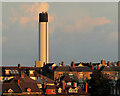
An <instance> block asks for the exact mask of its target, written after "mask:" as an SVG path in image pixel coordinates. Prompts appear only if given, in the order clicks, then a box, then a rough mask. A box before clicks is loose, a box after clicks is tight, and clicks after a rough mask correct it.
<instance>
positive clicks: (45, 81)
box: [37, 75, 55, 84]
mask: <svg viewBox="0 0 120 96" xmlns="http://www.w3.org/2000/svg"><path fill="white" fill-rule="evenodd" d="M37 81H38V82H40V83H43V82H44V84H47V83H49V84H53V83H54V82H55V81H54V80H52V79H50V78H48V77H47V76H44V75H42V79H41V78H40V77H39V78H38V79H37Z"/></svg>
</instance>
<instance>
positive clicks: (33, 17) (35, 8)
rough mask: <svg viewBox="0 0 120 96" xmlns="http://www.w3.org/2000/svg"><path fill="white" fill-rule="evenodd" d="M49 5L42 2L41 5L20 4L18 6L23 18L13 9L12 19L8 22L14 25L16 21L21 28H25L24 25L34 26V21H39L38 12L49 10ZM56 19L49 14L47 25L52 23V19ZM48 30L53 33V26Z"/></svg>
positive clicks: (54, 15)
mask: <svg viewBox="0 0 120 96" xmlns="http://www.w3.org/2000/svg"><path fill="white" fill-rule="evenodd" d="M49 7H50V6H49V4H48V3H45V2H42V3H33V4H22V5H20V10H21V11H22V12H23V14H24V16H23V15H22V16H21V15H20V13H18V14H19V15H18V14H17V12H16V11H15V9H13V8H11V12H12V15H13V16H12V17H10V20H11V21H12V22H13V23H14V22H16V21H18V23H19V24H20V25H22V26H25V25H26V24H28V23H29V24H31V25H32V26H34V25H35V24H36V21H38V19H39V17H38V16H39V15H38V14H39V13H40V12H43V11H44V12H46V11H48V10H49ZM55 18H56V14H49V16H48V20H49V23H53V22H54V19H55ZM50 29H51V30H52V31H53V29H54V28H53V26H50Z"/></svg>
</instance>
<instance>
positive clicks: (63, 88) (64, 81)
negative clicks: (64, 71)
mask: <svg viewBox="0 0 120 96" xmlns="http://www.w3.org/2000/svg"><path fill="white" fill-rule="evenodd" d="M62 83H63V89H65V81H63V82H62Z"/></svg>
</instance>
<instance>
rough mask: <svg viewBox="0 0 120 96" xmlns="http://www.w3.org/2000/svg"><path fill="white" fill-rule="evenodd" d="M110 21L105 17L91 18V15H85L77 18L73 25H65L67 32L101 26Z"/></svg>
mask: <svg viewBox="0 0 120 96" xmlns="http://www.w3.org/2000/svg"><path fill="white" fill-rule="evenodd" d="M108 23H110V20H108V19H107V18H105V17H96V18H90V16H85V17H84V18H81V19H79V20H77V21H76V22H75V23H74V24H73V25H66V26H65V27H64V31H65V32H72V31H73V32H74V31H81V30H82V31H83V30H92V29H93V28H94V27H95V26H101V25H105V24H108Z"/></svg>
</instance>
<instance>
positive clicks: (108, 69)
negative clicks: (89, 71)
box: [102, 66, 120, 71]
mask: <svg viewBox="0 0 120 96" xmlns="http://www.w3.org/2000/svg"><path fill="white" fill-rule="evenodd" d="M102 71H120V66H105V67H103V68H102Z"/></svg>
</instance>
